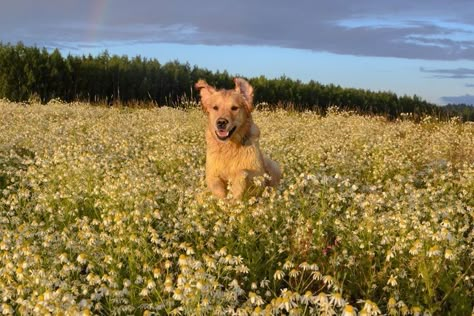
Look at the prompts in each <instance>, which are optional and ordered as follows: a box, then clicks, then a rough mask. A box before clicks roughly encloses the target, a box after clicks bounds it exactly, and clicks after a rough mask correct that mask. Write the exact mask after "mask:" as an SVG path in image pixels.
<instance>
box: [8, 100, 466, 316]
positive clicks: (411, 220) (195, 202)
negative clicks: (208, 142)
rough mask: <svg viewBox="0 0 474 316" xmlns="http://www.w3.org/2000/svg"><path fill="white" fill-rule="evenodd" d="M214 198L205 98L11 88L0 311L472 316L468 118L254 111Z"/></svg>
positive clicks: (44, 312) (14, 312)
mask: <svg viewBox="0 0 474 316" xmlns="http://www.w3.org/2000/svg"><path fill="white" fill-rule="evenodd" d="M254 118H255V121H256V123H257V124H258V125H259V126H260V128H261V131H262V138H261V141H260V142H261V147H262V148H263V149H264V151H265V152H266V153H268V154H269V155H270V156H271V157H272V158H273V159H275V160H277V161H279V163H280V164H281V166H282V168H283V170H284V177H283V181H282V183H281V185H280V187H279V188H278V189H277V190H271V189H266V190H265V191H264V193H263V195H262V196H261V197H258V198H255V197H253V198H249V199H246V200H244V201H242V202H239V203H234V202H229V201H220V200H216V199H214V198H212V197H211V196H210V195H209V194H208V193H207V191H206V187H205V184H204V183H205V182H204V159H205V141H204V131H203V130H204V126H205V117H204V115H203V114H202V113H201V112H200V111H199V110H197V109H188V110H185V111H184V110H176V109H170V108H159V109H125V108H121V109H115V108H105V107H91V106H87V105H83V104H73V105H64V104H50V105H47V106H40V105H32V106H21V105H18V104H12V103H7V102H1V103H0V121H1V122H2V124H0V235H1V236H2V238H1V242H0V298H1V299H2V302H1V306H0V311H1V312H2V313H3V314H7V315H8V314H48V313H51V314H57V313H63V314H70V315H74V314H80V313H82V314H84V315H86V314H112V315H115V314H116V315H123V314H147V315H150V314H185V315H199V314H202V315H205V314H241V315H250V314H254V315H265V314H295V315H297V314H323V315H333V314H342V315H356V314H361V315H379V314H389V315H421V314H423V313H425V314H433V315H441V314H442V315H471V313H472V310H473V301H474V284H473V283H474V268H473V262H474V241H473V238H474V226H473V222H474V126H473V125H468V124H460V123H459V122H457V121H451V122H444V123H443V122H437V121H435V120H433V119H430V118H427V119H425V120H424V121H423V122H421V123H419V124H415V123H413V122H411V121H409V120H406V121H398V122H387V121H385V120H384V119H382V118H377V117H364V116H357V115H355V114H350V113H346V112H338V111H331V112H330V113H329V114H328V115H327V116H325V117H320V116H318V115H317V114H314V113H311V112H307V113H293V112H285V111H276V112H268V111H264V110H263V111H257V112H256V113H255V117H254Z"/></svg>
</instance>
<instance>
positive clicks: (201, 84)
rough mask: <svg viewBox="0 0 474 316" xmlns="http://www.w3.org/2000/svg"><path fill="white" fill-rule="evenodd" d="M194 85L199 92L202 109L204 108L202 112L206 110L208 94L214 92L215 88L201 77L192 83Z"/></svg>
mask: <svg viewBox="0 0 474 316" xmlns="http://www.w3.org/2000/svg"><path fill="white" fill-rule="evenodd" d="M194 87H195V88H196V89H197V90H198V91H199V93H200V94H201V104H202V109H203V110H204V112H208V109H207V107H208V103H209V102H208V100H209V98H210V96H211V95H212V94H214V93H215V92H216V89H215V88H214V87H211V86H210V85H208V84H207V82H206V81H204V80H202V79H199V80H198V82H196V84H195V85H194Z"/></svg>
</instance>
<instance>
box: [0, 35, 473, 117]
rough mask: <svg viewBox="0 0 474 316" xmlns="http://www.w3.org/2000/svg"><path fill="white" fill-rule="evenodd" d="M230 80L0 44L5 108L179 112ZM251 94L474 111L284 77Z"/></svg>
mask: <svg viewBox="0 0 474 316" xmlns="http://www.w3.org/2000/svg"><path fill="white" fill-rule="evenodd" d="M232 78H233V76H231V75H230V74H228V73H227V72H226V71H223V72H219V71H217V72H212V71H210V70H207V69H203V68H199V67H197V66H193V67H191V66H190V65H189V63H180V62H178V61H173V62H168V63H165V64H161V63H160V62H159V61H158V60H157V59H148V58H143V57H141V56H136V57H132V58H129V57H128V56H117V55H112V56H111V55H110V54H109V53H108V52H107V51H104V52H103V53H101V54H99V55H98V56H92V55H90V54H89V55H87V56H86V55H82V56H75V55H68V56H66V57H63V56H62V55H61V53H60V52H59V50H58V49H55V50H53V51H51V52H50V51H48V50H47V49H46V48H41V49H40V48H38V47H28V46H25V45H23V44H22V43H18V44H16V45H12V44H3V43H0V98H6V99H9V100H11V101H17V102H19V101H22V102H24V101H28V100H38V101H40V102H41V103H47V102H48V101H50V100H51V99H61V100H63V101H66V102H71V101H83V102H91V103H107V104H115V103H119V104H123V105H130V104H137V103H141V104H155V105H171V106H174V105H180V104H182V103H183V101H197V95H196V93H195V91H194V89H193V86H194V83H195V82H196V81H197V80H198V79H204V80H206V81H207V82H208V83H209V84H211V85H215V86H217V87H222V88H232V87H233V81H232ZM249 81H250V83H251V84H252V85H253V86H254V89H255V102H256V103H264V104H266V105H267V106H268V107H270V108H275V107H283V108H290V109H294V110H301V111H304V110H313V111H319V112H321V113H324V112H325V111H326V109H327V108H329V107H330V106H338V107H340V108H343V109H347V110H351V111H357V112H359V113H363V114H377V115H384V116H386V117H388V118H391V119H393V118H397V117H399V115H400V114H402V113H410V114H412V115H413V116H415V117H422V116H424V115H431V116H436V117H439V118H446V117H449V116H462V117H463V119H464V120H474V107H472V106H465V105H464V106H461V105H459V106H458V105H450V106H449V107H439V106H437V105H435V104H432V103H429V102H427V101H425V100H423V99H421V98H420V97H418V96H416V95H415V96H397V95H396V94H395V93H393V92H384V91H382V92H373V91H370V90H363V89H353V88H342V87H340V86H337V85H332V84H330V85H323V84H320V83H318V82H315V81H309V82H307V83H304V82H301V81H299V80H292V79H290V78H287V77H284V76H283V77H280V78H278V79H267V78H266V77H264V76H260V77H257V78H251V79H249Z"/></svg>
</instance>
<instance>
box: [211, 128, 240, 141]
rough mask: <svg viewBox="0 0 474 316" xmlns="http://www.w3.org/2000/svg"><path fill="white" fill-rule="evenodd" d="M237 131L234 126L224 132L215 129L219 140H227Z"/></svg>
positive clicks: (223, 130)
mask: <svg viewBox="0 0 474 316" xmlns="http://www.w3.org/2000/svg"><path fill="white" fill-rule="evenodd" d="M236 129H237V126H234V127H232V128H231V130H230V131H228V130H226V129H220V128H219V129H217V130H216V136H217V138H218V139H219V140H222V141H224V140H228V139H229V138H230V137H231V136H232V134H233V133H234V132H235V130H236Z"/></svg>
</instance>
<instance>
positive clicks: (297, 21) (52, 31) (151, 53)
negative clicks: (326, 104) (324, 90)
mask: <svg viewBox="0 0 474 316" xmlns="http://www.w3.org/2000/svg"><path fill="white" fill-rule="evenodd" d="M26 8H27V10H26ZM472 16H474V6H472V3H471V2H469V0H453V1H451V2H449V3H446V2H445V1H441V0H434V1H431V2H430V3H420V2H412V1H408V0H401V1H398V2H396V3H381V2H379V1H375V0H361V1H358V2H357V3H346V2H343V1H339V0H336V1H333V2H328V3H326V2H322V3H318V2H313V1H301V2H299V3H298V4H289V3H287V2H285V1H283V0H274V1H271V2H269V1H260V2H250V1H246V0H243V1H239V2H236V3H232V4H231V5H230V4H229V3H227V2H218V3H216V2H214V1H209V0H202V1H200V2H199V4H198V5H190V4H189V3H187V2H186V1H183V0H176V1H174V2H165V1H151V0H141V1H139V2H138V3H130V2H127V1H125V0H114V1H113V2H112V1H111V0H84V1H81V2H74V3H69V2H58V1H56V0H45V1H42V2H41V3H39V2H34V3H30V1H27V0H18V1H15V2H11V3H6V4H4V5H3V6H2V11H1V12H0V28H1V29H2V30H4V31H3V32H2V33H1V34H0V41H2V42H5V43H7V42H10V43H16V42H18V41H22V42H23V43H24V44H25V45H37V46H40V47H47V48H51V47H52V48H58V49H59V50H60V51H61V53H62V54H63V53H66V54H67V53H71V54H74V55H77V54H79V55H82V54H86V55H87V54H89V53H90V54H92V55H94V54H98V53H100V52H101V51H104V50H108V51H109V53H111V54H112V55H127V56H131V57H133V56H137V55H140V56H143V57H146V58H156V59H157V60H159V61H160V62H163V63H166V62H168V61H173V60H178V61H179V62H181V63H186V62H188V63H189V64H191V65H198V66H199V67H203V68H207V69H209V70H212V71H217V70H219V71H224V70H226V71H228V72H229V73H232V74H236V75H241V76H245V77H258V76H260V75H264V76H265V77H267V78H279V77H280V76H286V77H288V78H291V79H293V80H301V81H302V82H308V81H310V80H314V81H317V82H320V83H321V84H334V85H339V86H341V87H348V88H356V89H365V90H371V91H391V92H394V93H396V94H397V95H408V96H413V95H417V96H419V97H421V98H422V99H424V100H427V101H428V102H431V103H434V104H439V105H443V104H448V103H465V104H474V21H473V20H472Z"/></svg>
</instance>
